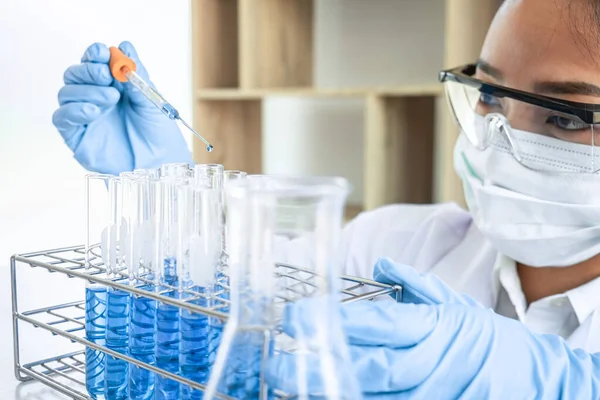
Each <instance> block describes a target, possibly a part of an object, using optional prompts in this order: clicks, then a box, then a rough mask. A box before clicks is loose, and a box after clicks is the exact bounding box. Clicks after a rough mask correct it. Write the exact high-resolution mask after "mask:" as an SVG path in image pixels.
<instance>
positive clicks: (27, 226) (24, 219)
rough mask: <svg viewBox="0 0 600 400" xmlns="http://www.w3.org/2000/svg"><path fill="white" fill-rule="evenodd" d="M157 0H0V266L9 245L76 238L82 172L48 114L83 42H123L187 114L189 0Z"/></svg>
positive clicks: (37, 245)
mask: <svg viewBox="0 0 600 400" xmlns="http://www.w3.org/2000/svg"><path fill="white" fill-rule="evenodd" d="M166 4H167V3H166V2H165V1H161V0H128V1H122V0H103V1H102V2H97V1H94V2H89V1H80V0H61V1H60V2H55V1H46V0H28V1H20V0H3V1H0V49H1V51H2V62H0V72H1V73H0V92H1V93H2V96H0V182H2V183H1V185H2V186H0V266H3V265H5V264H7V261H8V259H7V258H8V256H9V254H12V253H15V252H26V251H30V250H39V249H43V248H47V247H50V248H52V247H57V246H68V245H73V244H80V243H83V240H84V237H83V231H84V225H83V216H84V175H85V171H84V170H83V169H82V168H81V167H79V165H78V164H77V162H76V161H75V160H74V159H73V158H72V155H71V153H70V150H69V149H68V148H67V147H66V146H65V145H64V143H63V140H62V138H61V136H60V135H59V134H58V132H57V131H56V130H55V128H54V126H53V125H52V113H53V112H54V111H55V110H56V109H57V107H58V102H57V93H58V90H59V89H60V88H61V87H62V85H63V81H62V77H63V73H64V71H65V69H66V68H67V67H68V66H69V65H71V64H76V63H79V61H80V59H81V56H82V55H83V53H84V51H85V49H86V48H87V47H88V46H89V45H90V44H92V43H94V42H102V43H106V44H109V45H118V44H119V43H120V42H121V41H123V40H129V41H131V42H132V43H133V44H134V45H135V46H136V48H137V49H138V52H139V54H140V58H141V60H142V62H144V64H145V65H147V66H148V70H149V72H150V76H151V78H152V79H153V81H154V82H155V83H156V85H157V86H158V87H159V88H160V89H161V91H162V92H163V93H164V95H165V97H167V98H168V99H170V100H171V101H172V102H173V103H174V104H175V105H176V107H178V108H179V110H180V112H181V113H182V115H184V116H186V115H187V116H188V118H189V119H191V116H192V114H191V110H192V104H191V95H192V94H191V87H190V86H191V85H190V82H191V74H190V62H191V57H190V23H189V1H182V0H178V1H173V2H169V7H166V6H165V5H166ZM164 54H168V55H169V58H165V57H163V55H164Z"/></svg>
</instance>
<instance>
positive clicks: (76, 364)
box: [10, 246, 401, 400]
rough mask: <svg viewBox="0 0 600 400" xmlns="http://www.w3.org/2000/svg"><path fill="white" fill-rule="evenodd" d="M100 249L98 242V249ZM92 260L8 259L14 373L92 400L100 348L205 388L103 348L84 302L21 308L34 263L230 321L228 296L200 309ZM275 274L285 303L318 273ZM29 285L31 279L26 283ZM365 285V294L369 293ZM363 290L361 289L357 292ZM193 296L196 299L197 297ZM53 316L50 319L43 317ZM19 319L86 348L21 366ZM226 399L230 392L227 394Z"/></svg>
mask: <svg viewBox="0 0 600 400" xmlns="http://www.w3.org/2000/svg"><path fill="white" fill-rule="evenodd" d="M95 248H96V249H97V246H96V247H95ZM88 251H89V252H91V254H90V253H88V260H87V263H88V265H87V268H86V254H85V252H86V251H85V247H84V246H73V247H65V248H58V249H52V250H46V251H39V252H32V253H27V254H21V255H14V256H12V257H11V260H10V272H11V295H12V316H13V318H12V322H13V349H14V374H15V377H16V378H17V380H19V381H21V382H25V381H31V380H37V381H39V382H41V383H43V384H45V385H47V386H49V387H51V388H53V389H54V390H57V391H58V392H60V393H62V394H65V395H67V396H69V397H71V398H73V399H77V400H91V399H92V398H91V397H90V396H89V395H88V394H87V391H86V388H85V348H86V347H87V348H91V349H94V350H99V351H102V352H104V353H105V354H107V355H109V356H112V357H115V358H118V359H121V360H124V361H127V362H129V363H130V364H132V365H135V366H137V367H140V368H145V369H147V370H150V371H152V372H155V373H157V374H160V375H162V376H164V377H166V378H170V379H173V380H175V381H178V382H180V383H183V384H186V385H189V386H190V387H192V388H195V389H199V390H204V389H205V386H204V385H202V384H199V383H197V382H194V381H191V380H189V379H186V378H184V377H182V376H179V375H177V374H174V373H171V372H169V371H166V370H163V369H160V368H157V367H156V366H154V365H150V364H147V363H144V362H142V361H139V360H136V359H135V358H132V357H130V356H128V355H126V354H122V353H119V352H116V351H114V350H111V349H109V348H107V347H105V346H100V345H98V344H96V343H93V342H91V341H89V340H87V339H86V337H85V301H84V300H81V301H76V302H72V303H66V304H58V305H49V306H46V307H42V308H37V309H32V310H26V311H21V310H20V309H19V301H18V293H17V283H18V274H17V270H18V268H20V269H19V270H21V269H23V268H25V267H31V268H41V269H45V270H46V271H48V272H50V273H59V274H62V275H64V276H65V277H66V278H70V279H82V280H85V281H88V282H90V283H92V284H99V285H103V286H105V287H109V288H113V289H118V290H123V291H126V292H129V293H131V294H132V295H134V296H142V297H146V298H150V299H153V300H156V301H159V302H162V303H165V304H171V305H174V306H177V307H180V308H181V309H187V310H189V311H191V312H196V313H200V314H204V315H206V316H209V317H213V318H219V319H221V320H223V321H226V320H227V314H226V313H224V312H222V311H220V309H222V308H223V307H224V306H226V305H227V304H226V303H227V300H221V301H222V303H221V304H216V305H214V306H213V307H210V308H208V307H201V306H199V305H196V304H193V303H191V302H190V300H193V299H194V298H197V296H198V293H196V292H190V293H189V296H187V297H188V298H186V299H185V300H180V299H176V298H173V297H168V296H166V295H165V293H166V292H167V291H169V290H171V289H174V288H168V287H167V288H165V290H163V291H162V292H150V291H147V290H144V289H142V288H141V287H142V286H143V285H145V282H140V284H139V285H129V284H124V283H122V282H123V281H126V279H124V278H126V277H127V272H126V271H119V274H118V275H119V276H118V277H117V278H115V277H114V276H109V275H108V274H107V270H106V267H105V266H104V264H103V263H102V262H101V257H100V255H99V254H98V252H97V251H94V247H91V248H90V250H88ZM276 274H277V277H278V279H279V278H284V279H286V282H288V285H287V286H286V292H287V293H291V294H292V296H288V295H286V294H285V293H284V292H280V293H279V294H278V300H279V301H282V302H288V301H293V300H294V297H295V296H293V294H294V293H296V294H300V295H301V290H300V289H301V288H302V287H303V286H305V285H308V286H312V285H313V283H312V282H311V281H312V280H313V279H315V277H316V274H315V273H314V272H312V271H311V270H308V269H305V268H301V267H297V266H292V265H289V264H281V263H279V264H277V267H276ZM341 279H342V281H343V289H342V290H341V295H342V301H343V302H355V301H362V300H372V299H375V298H377V297H379V296H384V295H386V296H387V295H392V296H394V297H396V299H397V300H399V299H400V297H401V287H400V286H394V285H387V284H382V283H379V282H375V281H372V280H368V279H363V278H358V277H353V276H346V275H344V276H342V277H341ZM290 282H291V283H290ZM27 283H28V284H29V282H27ZM365 288H367V290H368V291H367V292H365V290H364V289H365ZM359 292H363V293H359ZM194 296H195V297H194ZM48 316H49V317H50V319H51V320H50V321H47V320H44V318H46V319H47V318H48ZM19 323H27V324H30V325H32V326H33V327H35V328H39V329H40V330H42V331H47V332H50V333H51V334H53V335H56V336H59V337H63V338H65V339H67V340H70V341H71V342H74V343H78V344H80V345H82V346H83V348H82V349H81V350H80V351H76V352H72V353H68V354H59V355H56V356H54V357H51V358H46V359H43V360H37V361H34V362H31V363H26V364H23V363H22V362H21V348H20V340H19V339H20V337H19ZM223 397H224V398H227V397H226V396H223Z"/></svg>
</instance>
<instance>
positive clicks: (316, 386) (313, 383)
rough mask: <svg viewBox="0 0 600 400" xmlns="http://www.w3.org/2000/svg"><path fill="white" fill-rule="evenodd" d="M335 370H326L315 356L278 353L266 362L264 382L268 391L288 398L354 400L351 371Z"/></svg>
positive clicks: (357, 388) (358, 388)
mask: <svg viewBox="0 0 600 400" xmlns="http://www.w3.org/2000/svg"><path fill="white" fill-rule="evenodd" d="M337 368H338V370H337V371H330V370H328V369H326V368H325V366H324V365H323V363H322V362H320V358H319V356H318V355H316V354H309V355H299V354H291V353H280V354H278V355H277V356H275V357H272V358H271V359H269V361H268V363H267V366H266V369H265V380H266V382H267V384H268V385H269V387H270V388H272V389H277V390H281V391H283V392H284V393H285V394H286V395H290V396H298V395H301V397H304V396H302V395H305V396H311V397H316V398H334V397H335V398H340V399H348V400H351V399H354V398H355V393H356V392H359V391H360V387H359V385H357V384H356V376H355V375H354V373H353V371H347V370H344V371H342V369H343V368H352V367H351V366H350V365H345V366H341V365H340V366H337ZM325 379H328V381H325ZM332 386H333V388H332ZM328 390H329V391H332V390H333V391H335V392H336V393H335V395H334V393H328V392H327V391H328ZM336 395H337V396H336ZM338 396H339V397H338Z"/></svg>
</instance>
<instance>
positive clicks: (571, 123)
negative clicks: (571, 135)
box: [547, 115, 589, 131]
mask: <svg viewBox="0 0 600 400" xmlns="http://www.w3.org/2000/svg"><path fill="white" fill-rule="evenodd" d="M547 123H550V124H553V125H554V126H556V127H557V128H559V129H564V130H568V131H579V130H582V129H588V128H589V124H586V123H585V122H582V121H578V120H574V119H571V118H567V117H563V116H560V115H553V116H551V117H549V118H548V120H547Z"/></svg>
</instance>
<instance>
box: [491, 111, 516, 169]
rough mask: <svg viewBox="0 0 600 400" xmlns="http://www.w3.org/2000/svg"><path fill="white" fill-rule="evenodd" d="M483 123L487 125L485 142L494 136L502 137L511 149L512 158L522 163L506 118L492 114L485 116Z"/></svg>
mask: <svg viewBox="0 0 600 400" xmlns="http://www.w3.org/2000/svg"><path fill="white" fill-rule="evenodd" d="M485 121H486V125H487V130H486V132H487V137H486V141H487V142H488V143H489V142H490V141H491V139H492V137H493V136H494V135H496V134H500V135H504V137H505V138H506V140H508V144H509V145H510V147H511V148H512V149H513V151H512V155H513V157H514V158H515V159H516V160H517V161H519V162H520V163H522V161H523V159H522V157H521V152H520V151H519V146H518V145H517V142H516V141H515V140H514V139H513V137H512V134H511V131H512V128H511V127H510V123H509V122H508V120H507V119H506V117H505V116H504V115H502V114H498V113H492V114H488V115H486V116H485Z"/></svg>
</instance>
